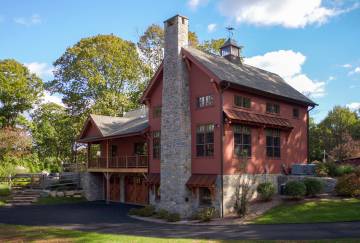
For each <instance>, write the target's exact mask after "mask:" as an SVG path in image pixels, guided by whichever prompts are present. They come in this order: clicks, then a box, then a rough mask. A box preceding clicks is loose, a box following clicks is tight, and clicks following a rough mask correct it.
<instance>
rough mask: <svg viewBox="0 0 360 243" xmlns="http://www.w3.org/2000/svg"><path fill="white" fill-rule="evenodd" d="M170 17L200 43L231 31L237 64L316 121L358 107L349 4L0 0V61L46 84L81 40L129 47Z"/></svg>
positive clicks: (354, 7) (359, 77)
mask: <svg viewBox="0 0 360 243" xmlns="http://www.w3.org/2000/svg"><path fill="white" fill-rule="evenodd" d="M177 13H179V14H182V15H185V16H188V17H189V21H190V29H191V30H192V31H195V32H196V33H197V34H198V36H199V38H200V40H206V39H211V38H219V37H226V36H227V33H226V31H225V27H226V26H228V25H231V26H233V27H235V28H236V31H235V34H234V38H235V39H236V40H237V41H238V42H239V43H240V44H241V45H242V46H244V49H243V55H244V56H245V62H247V63H249V64H251V65H255V66H258V67H261V68H264V69H267V70H269V71H273V72H276V73H278V74H280V75H281V76H282V77H283V78H284V79H285V80H286V81H287V82H289V83H290V84H291V85H293V86H294V87H295V88H297V89H298V90H300V91H302V92H304V93H306V94H308V95H310V96H311V98H312V99H313V100H314V101H315V102H317V103H318V104H319V107H317V108H316V109H315V111H314V112H312V115H313V116H314V117H315V118H316V120H317V121H320V120H321V119H322V118H323V117H324V116H325V115H326V114H327V112H328V110H329V109H331V108H332V107H333V106H334V105H343V106H345V105H348V106H349V107H351V108H360V95H359V93H360V44H359V43H360V28H359V24H360V3H359V2H358V1H355V0H354V1H351V0H348V1H342V0H327V1H321V0H312V1H310V0H309V1H298V0H188V1H174V0H172V1H169V0H167V1H136V0H133V1H115V0H114V1H110V0H103V1H85V0H77V1H70V0H62V1H48V0H38V1H35V0H33V1H30V0H27V1H26V0H23V1H19V0H12V1H7V0H3V1H2V2H1V8H0V59H5V58H14V59H16V60H18V61H20V62H22V63H25V64H26V65H27V66H28V67H29V69H30V70H32V71H33V72H36V73H38V74H39V75H40V76H41V77H42V78H43V79H44V80H48V79H50V78H51V67H52V66H51V65H52V63H53V62H54V61H55V60H56V59H57V58H58V57H59V56H60V55H61V54H62V53H64V51H65V50H66V48H67V47H69V46H72V45H73V44H75V43H76V42H77V41H79V40H80V39H81V38H83V37H88V36H93V35H97V34H109V33H113V34H115V35H117V36H119V37H121V38H123V39H127V40H131V41H134V42H135V41H137V39H138V36H139V35H140V34H141V32H142V31H144V30H145V29H146V27H147V26H149V25H150V24H152V23H157V24H160V25H161V24H162V22H163V21H164V20H165V19H167V18H169V17H171V16H173V15H175V14H177ZM46 100H52V101H58V97H51V96H49V95H47V96H46Z"/></svg>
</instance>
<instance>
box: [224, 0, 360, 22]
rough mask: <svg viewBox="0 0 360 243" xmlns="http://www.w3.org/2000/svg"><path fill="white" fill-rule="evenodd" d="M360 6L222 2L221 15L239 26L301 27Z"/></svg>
mask: <svg viewBox="0 0 360 243" xmlns="http://www.w3.org/2000/svg"><path fill="white" fill-rule="evenodd" d="M358 7H359V3H356V4H354V5H352V6H350V7H347V8H345V7H343V8H341V7H326V6H324V5H323V4H322V0H304V1H299V0H221V2H220V4H219V9H220V12H221V13H222V14H223V15H224V16H229V17H231V18H234V19H235V20H236V22H238V23H249V24H255V25H267V26H270V25H281V26H284V27H287V28H303V27H305V26H307V25H312V24H317V25H321V24H324V23H326V22H327V21H328V20H329V19H330V18H331V17H334V16H337V15H340V14H343V13H346V12H349V11H351V10H353V9H355V8H358Z"/></svg>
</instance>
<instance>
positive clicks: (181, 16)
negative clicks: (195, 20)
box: [164, 14, 189, 23]
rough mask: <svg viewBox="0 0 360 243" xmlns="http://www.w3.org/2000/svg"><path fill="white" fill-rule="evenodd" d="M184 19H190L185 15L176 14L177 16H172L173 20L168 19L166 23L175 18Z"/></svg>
mask: <svg viewBox="0 0 360 243" xmlns="http://www.w3.org/2000/svg"><path fill="white" fill-rule="evenodd" d="M179 17H180V18H184V19H189V18H188V17H186V16H184V15H181V14H176V15H175V16H172V17H171V18H168V19H167V20H165V21H164V23H166V22H168V21H172V20H174V19H175V18H179Z"/></svg>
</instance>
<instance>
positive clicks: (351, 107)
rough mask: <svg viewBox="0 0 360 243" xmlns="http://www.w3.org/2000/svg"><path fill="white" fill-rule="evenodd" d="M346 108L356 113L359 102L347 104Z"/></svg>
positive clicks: (359, 106)
mask: <svg viewBox="0 0 360 243" xmlns="http://www.w3.org/2000/svg"><path fill="white" fill-rule="evenodd" d="M346 107H348V108H349V109H350V110H352V111H358V110H359V109H360V102H353V103H350V104H347V105H346Z"/></svg>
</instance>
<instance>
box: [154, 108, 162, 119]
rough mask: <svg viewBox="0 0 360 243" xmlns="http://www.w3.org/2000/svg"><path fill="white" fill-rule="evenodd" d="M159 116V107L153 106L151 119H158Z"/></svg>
mask: <svg viewBox="0 0 360 243" xmlns="http://www.w3.org/2000/svg"><path fill="white" fill-rule="evenodd" d="M160 116H161V106H155V107H154V108H153V117H154V118H158V117H160Z"/></svg>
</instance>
